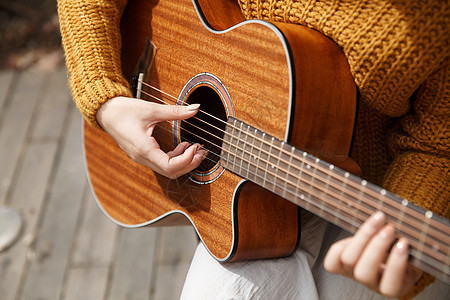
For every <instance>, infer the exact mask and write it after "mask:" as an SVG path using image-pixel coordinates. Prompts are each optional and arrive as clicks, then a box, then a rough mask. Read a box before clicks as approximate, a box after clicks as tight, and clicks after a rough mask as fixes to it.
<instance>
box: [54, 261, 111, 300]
mask: <svg viewBox="0 0 450 300" xmlns="http://www.w3.org/2000/svg"><path fill="white" fill-rule="evenodd" d="M108 271H109V269H108V267H95V268H91V267H88V268H79V269H71V270H70V272H69V274H68V284H67V288H66V292H65V293H64V294H63V297H62V298H61V299H64V300H80V299H83V300H90V299H92V300H98V299H104V297H105V291H106V283H107V281H108Z"/></svg>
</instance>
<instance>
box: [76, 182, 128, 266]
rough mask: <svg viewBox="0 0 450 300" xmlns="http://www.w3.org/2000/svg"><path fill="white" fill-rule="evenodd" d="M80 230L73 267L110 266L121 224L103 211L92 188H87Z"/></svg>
mask: <svg viewBox="0 0 450 300" xmlns="http://www.w3.org/2000/svg"><path fill="white" fill-rule="evenodd" d="M84 198H85V199H84V207H83V210H82V211H81V219H80V221H79V222H80V225H79V231H78V234H77V236H76V237H75V240H74V245H75V246H74V249H73V252H72V267H73V268H79V267H82V266H83V267H86V266H90V267H93V268H95V267H98V266H108V265H109V264H111V260H112V259H113V251H114V246H115V239H116V234H117V231H118V230H119V226H117V225H116V224H114V223H113V222H112V221H111V220H109V219H108V218H106V216H105V215H104V214H103V213H102V212H101V210H100V209H99V207H98V205H97V203H96V202H95V200H94V198H93V196H92V194H91V190H90V188H89V187H88V188H86V193H85V197H84Z"/></svg>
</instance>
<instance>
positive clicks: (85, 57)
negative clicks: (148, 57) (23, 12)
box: [58, 0, 131, 128]
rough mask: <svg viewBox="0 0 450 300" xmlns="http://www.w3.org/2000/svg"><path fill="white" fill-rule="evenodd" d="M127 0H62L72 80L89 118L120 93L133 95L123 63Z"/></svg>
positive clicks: (63, 31)
mask: <svg viewBox="0 0 450 300" xmlns="http://www.w3.org/2000/svg"><path fill="white" fill-rule="evenodd" d="M125 5H126V0H120V1H119V0H117V1H107V0H86V1H78V0H58V14H59V20H60V27H61V36H62V43H63V47H64V50H65V55H66V64H67V68H68V72H69V76H70V79H69V84H70V88H71V90H72V96H73V98H74V101H75V102H76V104H77V107H78V109H79V110H80V111H81V113H82V114H83V115H84V117H85V119H86V120H87V122H88V123H89V124H90V125H92V126H94V127H97V128H99V127H100V126H99V125H98V123H97V120H96V118H95V116H96V113H97V111H98V110H99V109H100V107H101V105H102V104H103V103H105V102H106V101H107V100H109V99H111V98H113V97H116V96H130V95H131V92H130V90H129V87H128V83H127V81H126V80H125V79H124V78H123V76H122V75H121V74H122V71H121V66H120V54H119V53H120V46H121V40H120V28H119V24H120V18H121V15H122V12H123V9H124V7H125Z"/></svg>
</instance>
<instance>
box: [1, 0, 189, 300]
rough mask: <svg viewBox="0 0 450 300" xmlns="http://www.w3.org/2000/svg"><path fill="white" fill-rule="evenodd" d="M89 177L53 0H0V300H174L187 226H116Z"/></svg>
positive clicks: (183, 267) (184, 262) (184, 260)
mask: <svg viewBox="0 0 450 300" xmlns="http://www.w3.org/2000/svg"><path fill="white" fill-rule="evenodd" d="M86 178H87V177H86V172H85V168H84V159H83V149H82V128H81V116H80V114H79V112H78V111H77V110H76V108H75V105H74V104H73V101H72V99H71V96H70V91H69V89H68V85H67V72H66V69H65V67H64V55H63V51H62V49H61V40H60V34H59V24H58V17H57V8H56V1H55V0H15V1H8V0H0V212H1V209H2V208H3V209H4V210H12V211H14V212H17V213H18V215H19V216H20V220H21V224H20V226H19V227H17V228H14V229H18V234H17V235H15V236H16V237H15V238H14V239H13V241H12V243H8V246H6V247H2V246H1V244H2V241H4V237H5V234H3V233H4V232H8V230H9V232H11V230H10V229H11V228H10V227H11V225H12V223H13V222H11V221H8V220H7V218H6V217H5V215H2V214H0V218H2V219H0V300H19V299H23V300H30V299H31V300H34V299H36V300H38V299H39V300H59V299H61V300H69V299H83V300H86V299H95V300H98V299H104V300H111V299H117V300H122V299H169V300H170V299H178V298H179V295H180V292H181V289H182V286H183V282H184V278H185V276H186V273H187V270H188V268H189V264H190V260H191V258H192V255H193V252H194V249H195V247H196V245H197V243H198V239H197V238H196V236H195V233H194V230H193V229H192V227H172V228H140V229H124V228H120V227H119V226H117V225H116V224H114V223H113V222H111V221H110V220H109V219H107V218H106V217H105V216H104V215H103V214H102V213H101V211H100V209H99V208H98V206H97V205H96V202H95V199H94V198H93V196H92V193H91V191H90V187H89V184H88V181H87V179H86ZM2 216H3V217H2ZM2 226H3V228H2ZM8 226H9V227H8Z"/></svg>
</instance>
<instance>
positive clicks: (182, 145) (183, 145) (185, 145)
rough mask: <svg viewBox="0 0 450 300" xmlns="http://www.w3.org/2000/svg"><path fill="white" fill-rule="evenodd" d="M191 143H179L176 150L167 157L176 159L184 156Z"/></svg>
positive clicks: (168, 153)
mask: <svg viewBox="0 0 450 300" xmlns="http://www.w3.org/2000/svg"><path fill="white" fill-rule="evenodd" d="M189 145H190V144H189V142H182V143H179V144H178V145H177V146H176V147H175V149H173V150H172V151H169V152H167V155H168V156H169V157H175V156H177V155H181V154H183V152H184V151H185V150H186V149H187V148H188V147H189Z"/></svg>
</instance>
